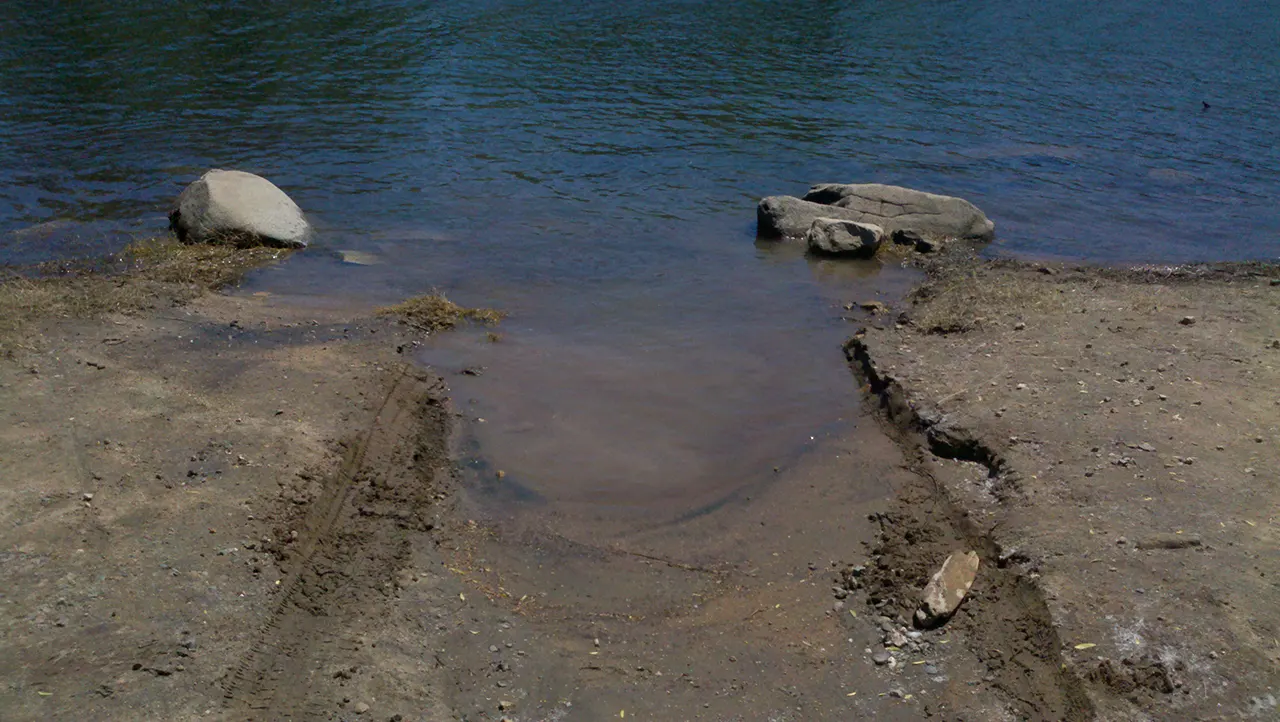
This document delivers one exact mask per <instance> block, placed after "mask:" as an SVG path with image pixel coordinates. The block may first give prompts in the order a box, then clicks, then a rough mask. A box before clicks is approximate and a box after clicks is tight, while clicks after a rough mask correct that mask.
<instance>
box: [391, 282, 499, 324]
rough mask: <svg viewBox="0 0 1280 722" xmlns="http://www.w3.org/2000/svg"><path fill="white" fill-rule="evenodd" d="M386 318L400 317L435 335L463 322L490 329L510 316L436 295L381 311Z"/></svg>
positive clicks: (432, 294)
mask: <svg viewBox="0 0 1280 722" xmlns="http://www.w3.org/2000/svg"><path fill="white" fill-rule="evenodd" d="M378 314H379V315H382V316H396V317H398V318H399V319H400V320H401V321H403V322H404V323H406V324H408V325H410V326H413V327H414V328H417V329H420V330H422V331H426V332H428V333H434V332H436V331H445V330H448V329H451V328H456V327H457V326H458V325H459V324H460V323H462V322H463V321H474V322H477V323H482V324H484V325H486V326H493V325H496V324H497V323H498V322H499V321H501V320H502V319H503V317H504V316H506V314H504V313H503V312H501V311H495V310H494V309H492V308H467V307H465V306H459V305H458V304H456V303H454V302H453V301H450V300H449V299H447V298H445V297H444V296H443V295H442V294H440V293H439V292H436V291H432V292H431V293H429V294H426V295H425V296H415V297H413V298H410V299H408V300H406V301H403V302H401V303H397V304H396V305H394V306H386V307H384V308H380V309H378Z"/></svg>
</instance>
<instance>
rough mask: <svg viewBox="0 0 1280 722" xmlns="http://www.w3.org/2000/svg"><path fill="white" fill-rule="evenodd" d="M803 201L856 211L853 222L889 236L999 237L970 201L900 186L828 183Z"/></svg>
mask: <svg viewBox="0 0 1280 722" xmlns="http://www.w3.org/2000/svg"><path fill="white" fill-rule="evenodd" d="M804 200H806V201H809V202H812V203H823V204H827V205H831V206H834V207H836V208H843V209H846V210H849V211H853V212H854V213H856V214H858V215H857V217H855V218H853V220H855V221H860V222H862V223H874V224H875V225H877V226H880V227H881V228H883V229H884V230H885V232H886V233H890V234H892V233H893V232H894V231H897V230H911V231H916V232H917V233H919V234H921V235H922V236H925V237H926V238H933V239H943V238H962V239H967V240H981V241H989V240H991V239H992V238H994V237H995V234H996V224H995V223H992V222H991V220H990V219H989V218H987V216H986V214H985V213H983V212H982V211H981V210H979V209H978V207H977V206H975V205H973V204H972V203H970V202H969V201H966V200H964V199H963V198H954V197H952V196H941V195H936V194H934V193H925V192H924V191H917V190H912V189H911V188H902V187H900V186H889V185H882V184H880V183H857V184H841V183H825V184H822V185H816V186H813V187H812V188H810V189H809V192H808V193H806V194H805V196H804Z"/></svg>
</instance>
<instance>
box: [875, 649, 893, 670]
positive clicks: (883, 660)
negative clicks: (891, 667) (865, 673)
mask: <svg viewBox="0 0 1280 722" xmlns="http://www.w3.org/2000/svg"><path fill="white" fill-rule="evenodd" d="M892 659H893V655H892V654H889V653H888V652H876V653H875V654H873V655H871V661H872V662H875V663H876V666H877V667H883V666H885V665H886V664H888V663H889V661H890V660H892Z"/></svg>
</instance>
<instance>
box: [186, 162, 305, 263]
mask: <svg viewBox="0 0 1280 722" xmlns="http://www.w3.org/2000/svg"><path fill="white" fill-rule="evenodd" d="M169 226H170V228H172V229H173V232H174V233H176V234H177V236H178V240H180V241H182V242H183V243H225V244H232V245H236V246H240V247H248V246H278V247H283V248H302V247H305V246H306V245H307V242H308V240H309V239H310V237H311V225H310V224H309V223H307V219H306V216H304V215H303V214H302V209H300V208H298V205H297V204H296V203H294V202H293V199H291V198H289V196H287V195H285V192H284V191H282V190H280V189H279V188H277V187H276V185H275V184H274V183H272V182H271V181H269V180H267V179H266V178H263V177H261V176H257V175H254V174H252V173H245V172H243V171H238V170H219V169H214V170H211V171H209V172H207V173H205V174H204V175H202V176H200V178H199V179H198V180H196V181H195V182H194V183H192V184H191V185H189V186H187V187H186V188H185V189H184V190H183V191H182V193H181V194H180V195H179V196H178V200H177V202H176V203H175V206H174V208H173V210H172V211H170V213H169Z"/></svg>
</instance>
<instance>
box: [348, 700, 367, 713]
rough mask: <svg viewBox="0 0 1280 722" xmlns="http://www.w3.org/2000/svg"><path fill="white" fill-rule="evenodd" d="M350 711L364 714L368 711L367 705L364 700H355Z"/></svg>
mask: <svg viewBox="0 0 1280 722" xmlns="http://www.w3.org/2000/svg"><path fill="white" fill-rule="evenodd" d="M351 711H352V712H355V713H356V714H364V713H365V712H368V711H369V705H367V704H365V703H364V702H356V704H355V706H354V707H352V708H351Z"/></svg>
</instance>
